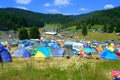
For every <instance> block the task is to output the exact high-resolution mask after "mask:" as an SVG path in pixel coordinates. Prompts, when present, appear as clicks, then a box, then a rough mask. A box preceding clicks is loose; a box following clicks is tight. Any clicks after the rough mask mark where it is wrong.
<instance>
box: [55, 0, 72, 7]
mask: <svg viewBox="0 0 120 80" xmlns="http://www.w3.org/2000/svg"><path fill="white" fill-rule="evenodd" d="M54 4H55V5H56V6H66V5H69V4H71V2H70V0H54Z"/></svg>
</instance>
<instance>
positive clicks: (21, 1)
mask: <svg viewBox="0 0 120 80" xmlns="http://www.w3.org/2000/svg"><path fill="white" fill-rule="evenodd" d="M15 1H16V3H18V4H29V3H30V2H31V1H32V0H15Z"/></svg>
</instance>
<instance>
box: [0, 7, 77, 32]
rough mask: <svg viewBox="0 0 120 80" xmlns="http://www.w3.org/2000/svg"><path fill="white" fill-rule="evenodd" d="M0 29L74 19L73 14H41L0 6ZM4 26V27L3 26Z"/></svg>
mask: <svg viewBox="0 0 120 80" xmlns="http://www.w3.org/2000/svg"><path fill="white" fill-rule="evenodd" d="M0 16H1V18H0V22H1V24H0V30H9V29H17V28H20V27H21V26H23V27H32V26H35V27H44V24H46V23H47V24H49V23H51V24H54V23H60V24H65V23H68V22H70V21H74V20H75V19H76V18H75V17H74V16H67V15H62V14H43V13H37V12H32V11H28V10H23V9H17V8H0ZM3 26H4V27H3Z"/></svg>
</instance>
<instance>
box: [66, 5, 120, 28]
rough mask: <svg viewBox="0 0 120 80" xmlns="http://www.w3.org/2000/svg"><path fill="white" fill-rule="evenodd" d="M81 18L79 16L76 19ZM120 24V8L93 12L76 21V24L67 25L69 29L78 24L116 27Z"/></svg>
mask: <svg viewBox="0 0 120 80" xmlns="http://www.w3.org/2000/svg"><path fill="white" fill-rule="evenodd" d="M79 16H80V15H77V16H76V17H79ZM118 23H120V7H116V8H113V9H108V10H100V11H94V12H91V13H89V14H87V15H86V16H84V17H82V18H79V19H78V20H75V21H74V22H70V23H68V24H66V26H67V27H68V26H70V25H77V24H87V25H95V24H102V25H104V24H112V25H114V26H115V25H116V24H118Z"/></svg>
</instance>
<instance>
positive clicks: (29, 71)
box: [0, 32, 120, 80]
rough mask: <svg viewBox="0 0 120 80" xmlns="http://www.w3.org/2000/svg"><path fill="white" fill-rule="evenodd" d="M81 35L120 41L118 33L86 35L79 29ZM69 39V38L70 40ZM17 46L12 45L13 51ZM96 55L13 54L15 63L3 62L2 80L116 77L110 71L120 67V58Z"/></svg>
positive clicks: (63, 79)
mask: <svg viewBox="0 0 120 80" xmlns="http://www.w3.org/2000/svg"><path fill="white" fill-rule="evenodd" d="M75 36H79V38H78V40H80V39H85V40H92V39H94V40H96V41H105V40H118V39H120V36H116V35H115V33H111V34H107V33H92V32H91V33H88V35H87V36H82V35H81V34H80V33H79V32H78V33H77V34H74V37H73V40H76V39H75ZM66 40H67V39H66ZM16 49H17V47H12V48H11V51H10V53H11V54H12V53H13V52H14V51H15V50H16ZM96 58H99V56H98V55H96V54H95V55H94V56H93V59H87V58H80V57H71V58H70V59H67V58H66V57H62V58H58V57H51V58H50V59H41V58H30V59H22V58H15V57H13V62H11V63H3V64H2V63H0V80H112V78H113V77H112V76H111V74H110V71H111V70H113V69H118V70H120V60H117V61H106V60H103V59H98V60H97V59H96Z"/></svg>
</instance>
